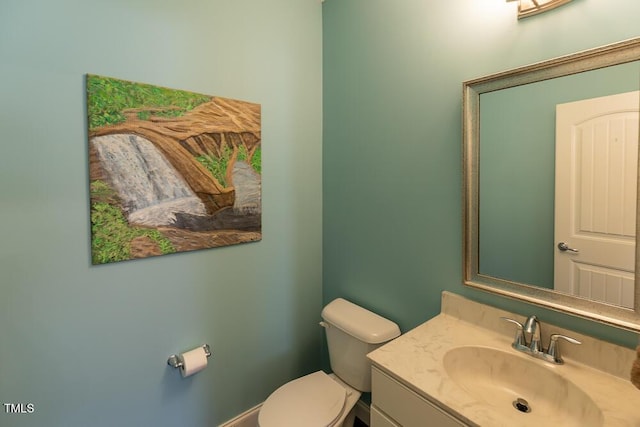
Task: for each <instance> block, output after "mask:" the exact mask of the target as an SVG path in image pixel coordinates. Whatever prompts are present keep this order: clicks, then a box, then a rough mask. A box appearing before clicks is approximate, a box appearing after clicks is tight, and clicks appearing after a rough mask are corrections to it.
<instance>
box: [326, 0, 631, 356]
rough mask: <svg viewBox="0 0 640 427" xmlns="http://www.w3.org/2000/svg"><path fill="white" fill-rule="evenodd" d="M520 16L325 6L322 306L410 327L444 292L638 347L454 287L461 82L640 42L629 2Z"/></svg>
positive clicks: (468, 5) (616, 334) (385, 5)
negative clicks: (366, 311) (365, 312)
mask: <svg viewBox="0 0 640 427" xmlns="http://www.w3.org/2000/svg"><path fill="white" fill-rule="evenodd" d="M516 8H517V2H510V3H507V2H505V1H504V0H483V1H478V0H455V1H441V2H436V1H426V0H399V1H393V2H390V1H385V0H349V1H344V0H327V1H326V2H325V3H324V7H323V39H324V60H323V68H324V86H323V87H324V97H323V109H324V136H323V141H324V142H323V159H324V163H323V169H324V174H323V207H324V225H323V236H324V240H323V248H324V249H323V252H324V257H323V266H324V267H323V273H324V277H323V281H324V287H323V289H324V301H325V302H327V301H329V300H331V299H333V298H334V297H337V296H342V297H346V298H349V299H351V300H353V301H355V302H358V303H360V304H362V305H364V306H366V307H368V308H370V309H373V310H375V311H377V312H379V313H380V314H383V315H385V316H387V317H389V318H391V319H393V320H395V321H397V322H398V323H399V324H400V326H401V328H402V330H403V331H406V330H407V329H409V328H411V327H413V326H416V325H417V324H419V323H422V322H423V321H425V320H427V319H429V318H431V317H433V316H434V315H436V314H437V313H438V312H439V310H440V293H441V291H442V290H445V289H446V290H449V291H452V292H456V293H459V294H462V295H464V296H467V297H469V298H472V299H475V300H478V301H480V302H485V303H489V304H492V305H496V306H498V307H500V308H504V309H508V310H510V311H516V312H520V313H523V314H526V313H534V312H535V313H538V314H539V316H540V317H541V318H543V319H545V320H547V321H550V322H552V323H556V324H559V325H562V326H564V327H567V328H569V329H574V330H578V331H580V332H584V333H588V334H593V335H595V336H598V337H601V338H605V339H608V340H611V341H614V342H617V343H620V344H623V345H627V346H633V345H635V343H636V337H635V336H634V335H633V334H631V333H628V332H623V331H619V330H617V329H614V328H609V327H605V326H602V325H598V324H594V323H591V322H587V321H583V320H579V319H575V318H572V317H569V316H565V315H561V314H558V313H553V312H550V311H548V310H543V309H540V308H538V307H534V306H530V305H527V304H523V303H519V302H515V301H510V300H507V299H504V298H501V297H497V296H493V295H491V294H487V293H482V292H478V291H475V290H473V289H470V288H466V287H464V286H463V285H462V219H461V215H462V208H461V206H462V182H461V180H462V165H461V145H462V133H461V128H462V126H461V115H462V108H461V97H462V82H463V81H465V80H469V79H472V78H476V77H480V76H483V75H486V74H490V73H494V72H498V71H502V70H506V69H510V68H514V67H518V66H522V65H526V64H530V63H533V62H537V61H542V60H545V59H550V58H553V57H556V56H559V55H564V54H568V53H571V52H576V51H579V50H584V49H588V48H593V47H596V46H600V45H604V44H607V43H612V42H616V41H620V40H623V39H627V38H631V37H636V36H638V35H640V34H639V32H638V25H637V19H636V17H637V16H640V2H637V1H636V0H610V1H606V2H604V1H590V0H575V1H573V2H571V3H570V4H567V5H564V6H562V7H560V8H558V9H556V10H554V11H551V12H548V13H545V14H542V15H539V16H534V17H530V18H527V19H524V20H521V21H518V20H517V19H516ZM639 80H640V77H639ZM523 197H526V195H523Z"/></svg>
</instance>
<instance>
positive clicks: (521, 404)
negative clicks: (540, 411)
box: [513, 397, 531, 413]
mask: <svg viewBox="0 0 640 427" xmlns="http://www.w3.org/2000/svg"><path fill="white" fill-rule="evenodd" d="M513 407H514V408H516V409H517V410H518V411H520V412H524V413H529V412H531V406H529V402H527V401H526V400H524V399H522V398H520V397H519V398H517V399H516V400H514V401H513Z"/></svg>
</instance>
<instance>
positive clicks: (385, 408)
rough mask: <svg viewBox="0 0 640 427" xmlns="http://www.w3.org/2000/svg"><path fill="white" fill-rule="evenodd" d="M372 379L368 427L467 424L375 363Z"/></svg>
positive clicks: (440, 426)
mask: <svg viewBox="0 0 640 427" xmlns="http://www.w3.org/2000/svg"><path fill="white" fill-rule="evenodd" d="M371 380H372V391H371V397H372V404H371V427H466V426H467V425H466V424H464V423H463V422H462V421H460V420H458V419H457V418H455V417H453V416H452V415H450V414H448V413H447V412H445V411H444V410H442V409H441V408H439V407H437V406H435V405H434V404H432V403H431V402H429V401H428V400H427V399H425V398H423V397H422V396H419V395H418V394H417V393H415V392H414V391H412V390H411V389H409V388H408V387H406V386H405V385H403V384H402V383H401V382H399V381H398V380H396V379H395V378H393V377H391V376H389V375H387V374H386V373H384V372H382V371H381V370H379V369H378V368H376V367H375V366H374V367H373V368H372V372H371Z"/></svg>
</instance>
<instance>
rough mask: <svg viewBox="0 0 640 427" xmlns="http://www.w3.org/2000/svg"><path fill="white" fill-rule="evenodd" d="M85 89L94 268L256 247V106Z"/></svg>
mask: <svg viewBox="0 0 640 427" xmlns="http://www.w3.org/2000/svg"><path fill="white" fill-rule="evenodd" d="M86 84H87V112H88V126H89V150H88V152H89V179H90V204H91V255H92V256H91V258H92V263H93V264H105V263H111V262H116V261H125V260H130V259H136V258H146V257H151V256H157V255H165V254H170V253H175V252H184V251H192V250H197V249H204V248H213V247H219V246H226V245H234V244H238V243H246V242H254V241H259V240H261V239H262V200H261V196H262V191H261V188H262V176H261V127H260V126H261V113H260V105H259V104H254V103H250V102H245V101H238V100H234V99H228V98H221V97H216V96H208V95H201V94H197V93H193V92H188V91H182V90H174V89H168V88H164V87H158V86H153V85H149V84H142V83H134V82H129V81H126V80H119V79H114V78H109V77H102V76H97V75H87V82H86Z"/></svg>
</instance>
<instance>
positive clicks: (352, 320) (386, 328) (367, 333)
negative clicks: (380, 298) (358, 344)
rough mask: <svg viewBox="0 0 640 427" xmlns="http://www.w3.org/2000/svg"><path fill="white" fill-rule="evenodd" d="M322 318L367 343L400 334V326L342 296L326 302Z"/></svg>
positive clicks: (386, 339)
mask: <svg viewBox="0 0 640 427" xmlns="http://www.w3.org/2000/svg"><path fill="white" fill-rule="evenodd" d="M322 318H323V319H324V320H325V321H326V322H328V323H330V324H332V325H333V326H335V327H337V328H339V329H342V330H343V331H344V332H346V333H348V334H350V335H353V336H354V337H356V338H358V339H359V340H360V341H362V342H365V343H368V344H380V343H383V342H386V341H390V340H392V339H394V338H396V337H398V336H400V328H399V327H398V325H396V324H395V323H394V322H392V321H391V320H389V319H385V318H384V317H382V316H379V315H377V314H375V313H373V312H371V311H369V310H367V309H365V308H362V307H360V306H358V305H356V304H354V303H352V302H349V301H347V300H346V299H343V298H337V299H335V300H333V301H331V302H330V303H329V304H327V305H326V306H325V308H324V309H323V310H322Z"/></svg>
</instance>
